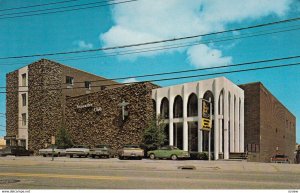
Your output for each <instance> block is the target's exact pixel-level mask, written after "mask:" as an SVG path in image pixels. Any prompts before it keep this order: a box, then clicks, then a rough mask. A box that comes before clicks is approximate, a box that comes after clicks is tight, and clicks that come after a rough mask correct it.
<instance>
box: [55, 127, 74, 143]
mask: <svg viewBox="0 0 300 193" xmlns="http://www.w3.org/2000/svg"><path fill="white" fill-rule="evenodd" d="M56 145H57V146H58V147H63V148H70V147H72V146H73V142H72V140H71V138H70V136H69V134H68V132H67V130H66V129H65V128H64V127H61V128H60V129H59V131H58V133H57V136H56Z"/></svg>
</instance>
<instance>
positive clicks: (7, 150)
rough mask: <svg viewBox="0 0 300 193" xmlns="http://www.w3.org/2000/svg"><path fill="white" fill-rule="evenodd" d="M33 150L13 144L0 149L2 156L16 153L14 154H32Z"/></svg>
mask: <svg viewBox="0 0 300 193" xmlns="http://www.w3.org/2000/svg"><path fill="white" fill-rule="evenodd" d="M32 154H33V151H30V150H27V149H26V148H25V147H22V146H11V147H6V148H4V149H2V150H0V156H7V155H14V156H30V155H32Z"/></svg>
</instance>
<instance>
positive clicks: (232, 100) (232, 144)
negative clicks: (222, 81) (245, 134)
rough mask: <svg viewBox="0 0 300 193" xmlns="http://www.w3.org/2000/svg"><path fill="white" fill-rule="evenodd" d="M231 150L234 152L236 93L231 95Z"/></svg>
mask: <svg viewBox="0 0 300 193" xmlns="http://www.w3.org/2000/svg"><path fill="white" fill-rule="evenodd" d="M229 121H230V139H229V140H230V152H234V95H233V94H231V95H230V117H229Z"/></svg>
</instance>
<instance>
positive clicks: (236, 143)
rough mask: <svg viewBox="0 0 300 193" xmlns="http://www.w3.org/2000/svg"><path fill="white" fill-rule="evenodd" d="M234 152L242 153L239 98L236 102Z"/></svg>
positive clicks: (236, 98)
mask: <svg viewBox="0 0 300 193" xmlns="http://www.w3.org/2000/svg"><path fill="white" fill-rule="evenodd" d="M234 103H235V104H234V139H235V140H234V151H235V152H239V151H240V127H239V98H238V97H237V96H236V97H235V101H234Z"/></svg>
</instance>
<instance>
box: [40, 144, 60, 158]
mask: <svg viewBox="0 0 300 193" xmlns="http://www.w3.org/2000/svg"><path fill="white" fill-rule="evenodd" d="M39 155H42V156H43V157H47V156H52V146H49V147H47V148H45V149H40V150H39ZM65 155H66V149H65V148H62V147H57V146H54V156H57V157H59V156H65Z"/></svg>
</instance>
